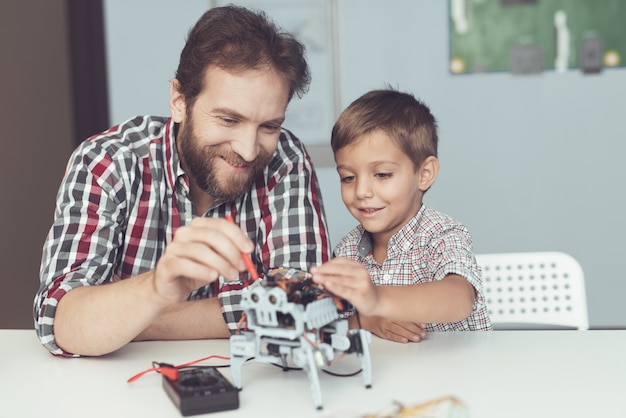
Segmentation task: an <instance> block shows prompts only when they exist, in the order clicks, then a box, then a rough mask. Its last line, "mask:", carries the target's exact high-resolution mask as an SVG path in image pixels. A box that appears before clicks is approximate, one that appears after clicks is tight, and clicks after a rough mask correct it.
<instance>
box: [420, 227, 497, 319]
mask: <svg viewBox="0 0 626 418" xmlns="http://www.w3.org/2000/svg"><path fill="white" fill-rule="evenodd" d="M431 251H432V257H431V263H432V265H431V270H432V271H433V272H434V274H433V280H442V279H443V278H445V277H446V276H447V275H448V274H457V275H459V276H462V277H464V278H465V279H467V281H468V282H469V283H470V284H471V285H472V286H473V287H474V291H475V300H474V306H473V308H472V311H473V312H474V313H478V312H483V311H485V310H486V299H485V294H484V291H483V284H482V277H481V276H482V275H481V270H480V267H479V266H478V262H477V261H476V257H475V255H474V249H473V244H472V237H471V235H470V233H469V231H468V230H467V228H465V227H464V226H463V225H460V224H457V225H452V226H449V227H448V228H446V229H445V230H444V231H443V232H442V234H441V235H440V236H439V237H438V238H436V239H433V240H432V242H431ZM470 318H471V316H470Z"/></svg>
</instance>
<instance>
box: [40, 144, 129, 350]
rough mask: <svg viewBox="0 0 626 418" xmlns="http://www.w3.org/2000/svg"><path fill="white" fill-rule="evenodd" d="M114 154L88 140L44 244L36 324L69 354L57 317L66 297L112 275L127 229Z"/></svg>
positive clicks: (75, 158) (71, 168) (46, 339)
mask: <svg viewBox="0 0 626 418" xmlns="http://www.w3.org/2000/svg"><path fill="white" fill-rule="evenodd" d="M112 168H113V164H112V162H111V159H110V157H109V156H108V155H107V154H106V153H104V152H103V151H102V149H101V148H100V147H97V146H95V145H94V144H92V143H88V142H87V143H84V144H83V145H81V147H79V148H78V149H77V150H76V151H75V152H74V154H73V155H72V157H71V158H70V162H69V164H68V166H67V169H66V173H65V176H64V178H63V180H62V182H61V186H60V188H59V191H58V194H57V201H56V209H55V215H54V221H53V225H52V228H51V229H50V231H49V233H48V236H47V238H46V241H45V243H44V247H43V255H42V260H41V268H40V287H39V290H38V292H37V294H36V296H35V300H34V306H33V316H34V321H35V330H36V332H37V335H38V337H39V339H40V340H41V342H42V344H43V345H44V346H45V347H46V348H47V349H48V350H49V351H50V352H51V353H52V354H55V355H64V356H69V355H71V354H70V353H66V352H64V351H63V350H61V349H60V348H59V347H58V346H57V344H56V342H55V339H54V317H55V313H56V307H57V304H58V302H59V300H61V298H62V297H63V296H64V295H65V294H66V293H67V292H69V291H70V290H72V289H74V288H77V287H80V286H91V285H96V284H101V283H104V282H108V281H110V280H111V278H112V275H113V266H114V265H115V257H116V249H117V248H118V246H119V245H120V242H121V240H122V236H123V232H122V231H121V224H122V223H121V222H120V221H119V220H120V218H121V217H122V216H121V214H122V211H123V204H122V202H121V201H120V199H118V198H117V196H118V194H119V193H120V191H121V189H122V183H121V181H120V180H119V179H118V178H117V177H116V176H115V175H114V170H112Z"/></svg>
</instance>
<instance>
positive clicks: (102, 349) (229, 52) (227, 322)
mask: <svg viewBox="0 0 626 418" xmlns="http://www.w3.org/2000/svg"><path fill="white" fill-rule="evenodd" d="M309 81H310V76H309V71H308V66H307V64H306V60H305V58H304V47H303V45H302V44H300V43H299V42H298V41H296V40H295V39H294V38H293V37H292V36H291V35H289V34H284V33H280V32H279V31H278V29H277V28H276V27H275V26H274V25H273V24H272V23H271V22H269V21H268V20H267V19H266V17H265V15H264V14H263V13H255V12H251V11H249V10H246V9H244V8H240V7H235V6H229V7H221V8H214V9H211V10H209V11H207V12H206V13H205V14H204V15H203V16H202V17H201V18H200V20H199V21H198V22H197V23H196V25H195V26H194V27H193V29H192V30H191V32H190V33H189V37H188V39H187V43H186V45H185V47H184V49H183V51H182V53H181V57H180V63H179V67H178V69H177V72H176V78H175V79H174V80H172V82H171V86H170V111H171V118H169V119H168V118H162V117H154V116H146V117H137V118H134V119H132V120H129V121H127V122H125V123H123V124H121V125H118V126H115V127H113V128H111V129H109V130H108V131H106V132H104V133H102V134H99V135H96V136H93V137H91V138H89V139H88V140H87V141H85V142H84V143H83V144H81V145H80V146H79V147H78V149H77V150H76V151H75V152H74V154H73V155H72V157H71V159H70V162H69V164H68V168H67V171H66V174H65V177H64V179H63V181H62V184H61V187H60V190H59V193H58V197H57V206H56V211H55V219H54V223H53V225H52V228H51V230H50V233H49V235H48V237H47V240H46V243H45V245H44V251H43V259H42V265H41V287H40V289H39V291H38V293H37V296H36V297H35V303H34V317H35V328H36V330H37V333H38V335H39V338H40V339H41V341H42V343H43V344H44V346H45V347H46V348H48V349H49V350H50V351H51V352H52V353H53V354H56V355H65V356H72V355H75V356H76V355H92V356H94V355H103V354H107V353H110V352H112V351H115V350H117V349H119V348H120V347H122V346H124V345H125V344H127V343H128V342H130V341H133V340H146V339H194V338H226V337H228V336H230V333H231V332H233V331H235V330H236V326H237V322H238V320H239V318H240V316H241V309H240V307H239V305H238V302H239V300H240V294H239V290H240V289H241V288H242V286H243V284H242V283H243V280H242V279H241V278H242V277H243V276H245V275H247V273H243V272H244V271H245V266H244V263H243V260H242V253H251V255H252V259H253V260H254V262H255V264H256V267H257V268H258V270H259V272H261V273H264V272H267V271H268V270H269V269H270V268H274V267H281V266H290V267H293V268H297V269H300V270H308V268H309V267H311V266H314V265H317V264H321V263H322V262H324V261H327V260H328V258H329V241H328V235H327V231H326V220H325V216H324V211H323V208H322V201H321V196H320V192H319V188H318V184H317V179H316V177H315V173H314V171H313V167H312V165H311V161H310V159H309V157H308V155H307V153H306V150H305V148H304V146H303V145H302V144H301V143H300V142H299V141H298V139H296V138H295V137H294V136H293V135H292V134H291V133H290V132H289V131H286V130H284V129H282V128H281V125H282V123H283V121H284V119H285V110H286V107H287V104H288V103H289V101H290V100H291V98H292V97H293V95H294V94H297V95H298V96H301V95H302V94H304V92H305V91H306V89H307V88H308V84H309ZM226 215H230V216H232V217H233V218H234V219H235V223H234V224H233V223H230V222H228V221H226V220H225V219H224V218H225V216H226ZM246 279H249V277H247V278H246Z"/></svg>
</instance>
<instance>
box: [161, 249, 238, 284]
mask: <svg viewBox="0 0 626 418" xmlns="http://www.w3.org/2000/svg"><path fill="white" fill-rule="evenodd" d="M231 247H232V246H231ZM166 253H167V256H168V257H169V258H172V259H180V260H188V261H190V262H192V263H195V264H197V265H198V267H197V268H198V269H199V271H200V272H199V273H198V275H192V276H190V275H188V274H185V276H186V277H189V278H193V279H198V280H206V279H205V277H204V276H203V273H202V271H203V270H202V269H210V270H211V271H214V272H216V273H217V274H221V275H223V276H224V277H226V278H227V279H229V280H234V279H236V278H237V276H238V274H239V271H240V267H241V266H240V265H239V263H240V261H241V253H239V252H238V251H237V249H236V248H234V247H232V248H231V249H228V248H227V245H226V244H225V245H224V246H223V247H222V248H221V249H220V251H219V252H217V251H215V248H214V247H210V246H208V245H206V244H205V243H202V242H194V241H191V242H189V241H185V242H172V243H171V244H170V245H169V247H168V248H167V249H166ZM172 265H173V266H177V264H175V263H174V264H172ZM175 271H176V274H177V275H178V274H179V273H180V272H179V271H178V270H175ZM211 279H212V280H214V278H213V277H211Z"/></svg>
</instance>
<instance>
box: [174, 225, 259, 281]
mask: <svg viewBox="0 0 626 418" xmlns="http://www.w3.org/2000/svg"><path fill="white" fill-rule="evenodd" d="M225 226H227V227H233V225H231V224H230V223H225ZM234 231H235V232H236V234H243V233H242V232H241V230H240V229H238V228H237V227H234ZM228 232H230V231H224V230H220V229H216V228H212V227H211V228H210V227H206V226H204V225H202V224H200V223H199V222H198V223H196V224H194V225H193V226H192V225H189V226H187V227H183V228H180V229H179V230H178V231H177V232H176V235H175V236H174V240H173V241H172V244H173V243H177V244H181V245H184V244H186V243H197V244H201V245H202V246H204V247H206V248H208V249H210V250H211V251H212V252H213V253H215V254H217V255H218V256H220V257H222V258H223V259H224V260H225V261H227V262H228V263H229V264H230V265H231V266H232V267H233V268H235V269H237V270H238V271H243V270H244V269H245V264H244V262H243V259H242V251H241V246H238V245H237V243H236V241H235V240H236V239H237V238H236V237H235V240H234V239H233V237H232V236H230V235H226V233H228ZM245 239H246V240H248V241H250V240H249V239H248V238H247V237H245ZM172 244H170V245H172ZM194 248H196V249H197V247H194ZM190 256H195V257H196V258H198V257H203V256H206V254H195V253H194V254H190ZM199 261H201V260H199ZM207 262H208V261H207Z"/></svg>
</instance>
